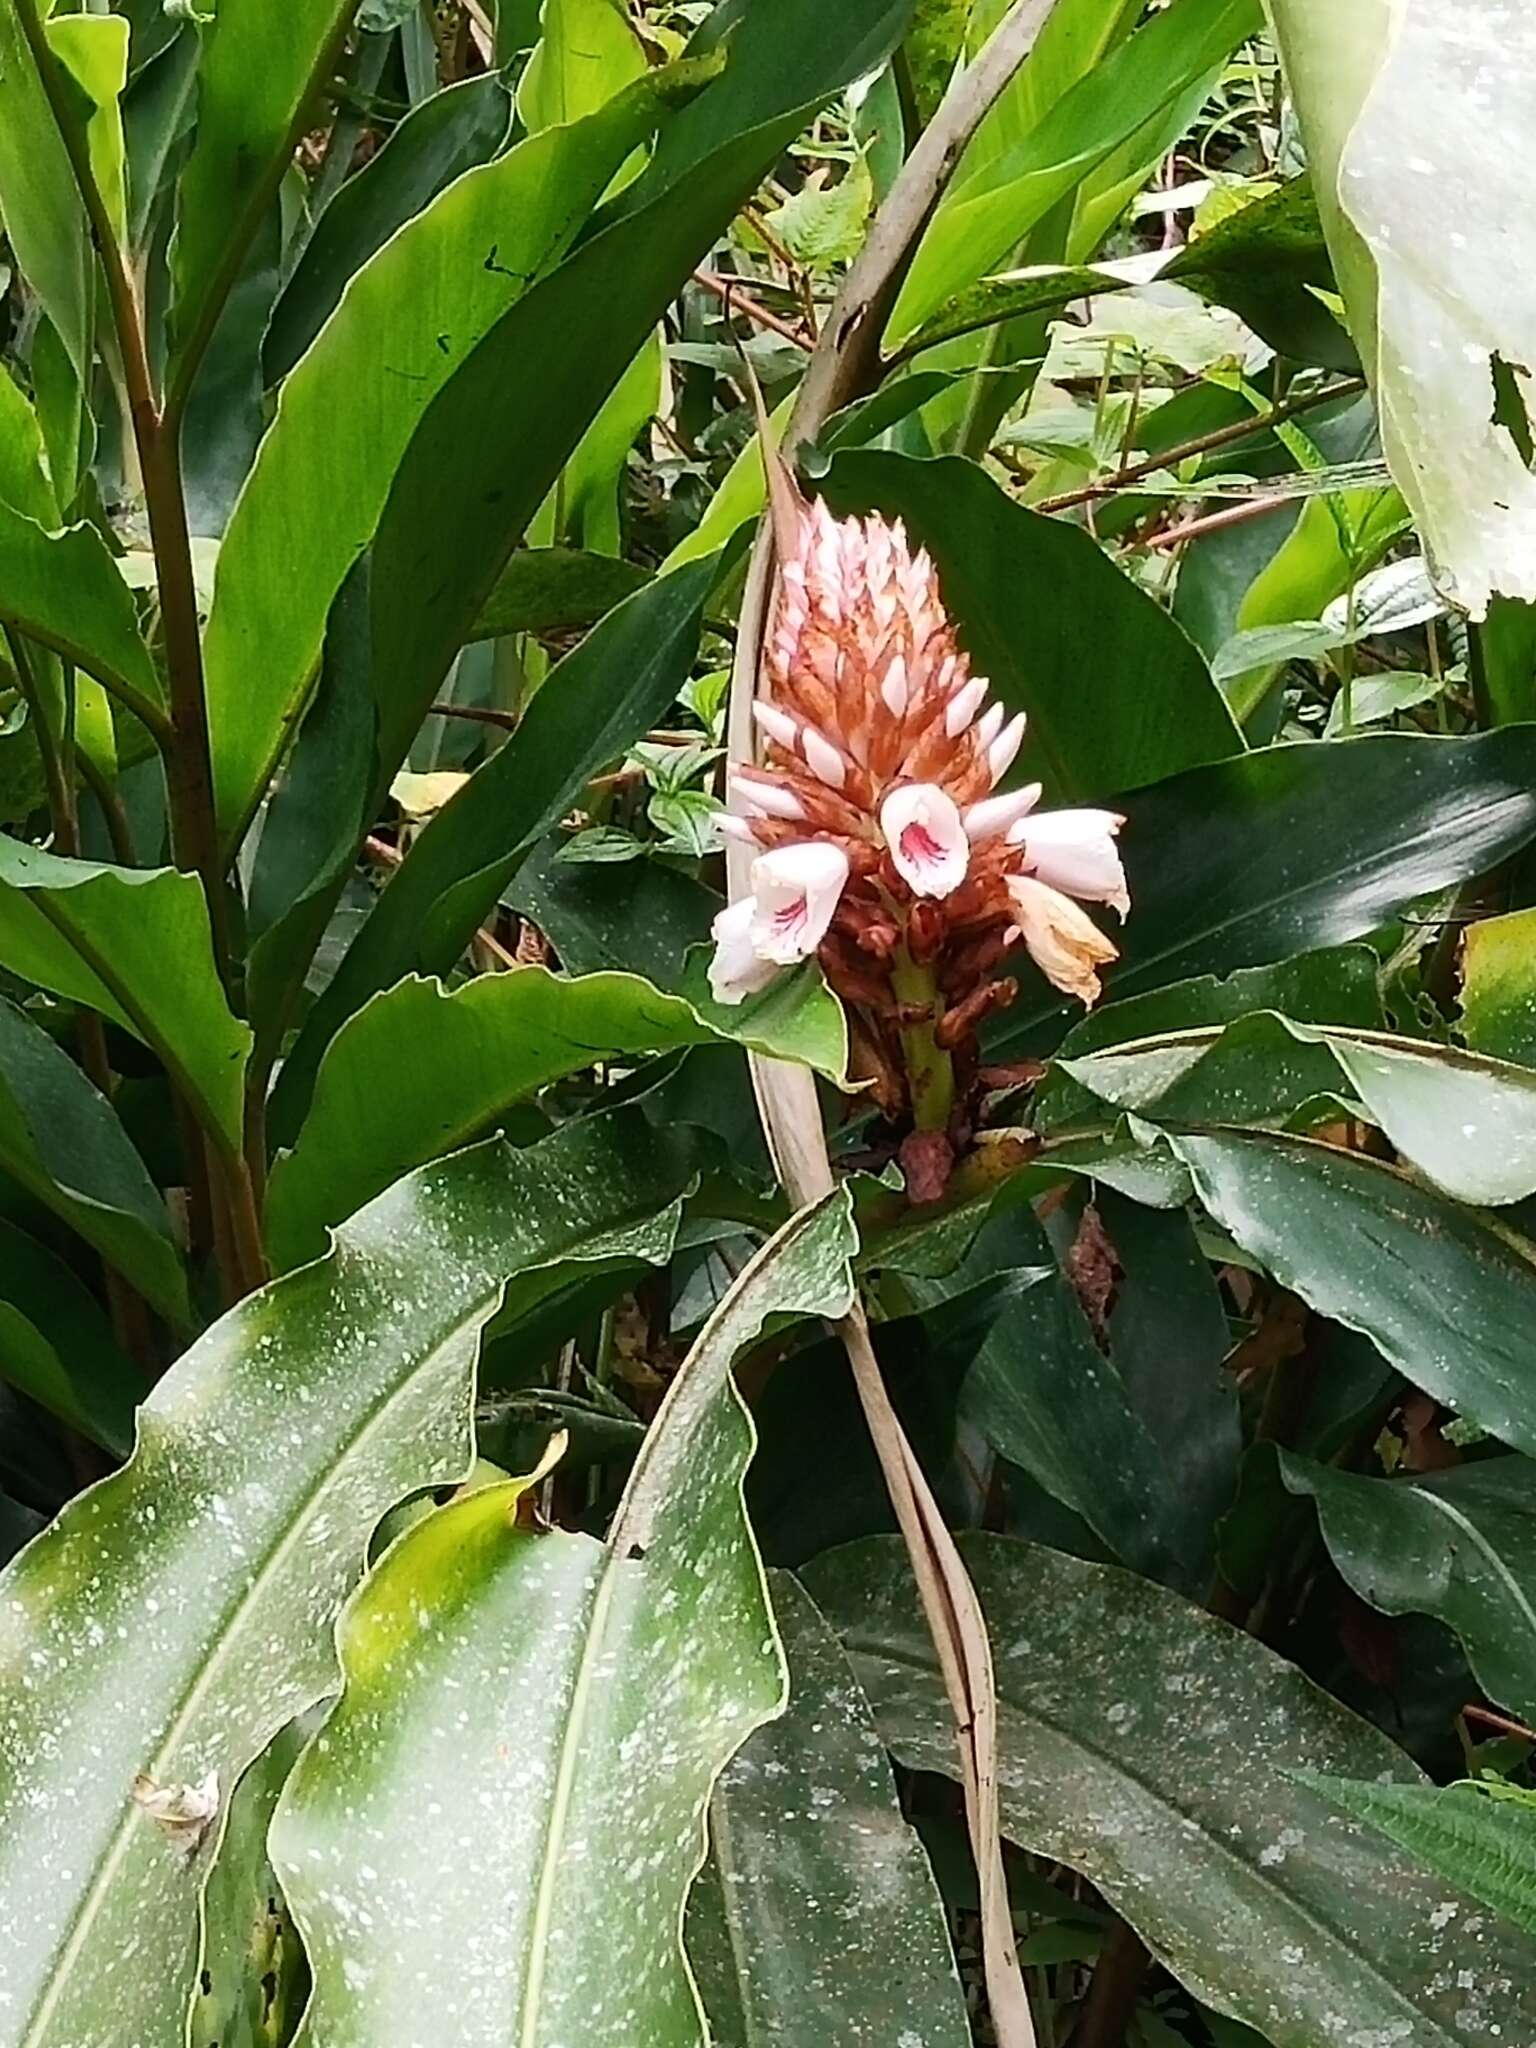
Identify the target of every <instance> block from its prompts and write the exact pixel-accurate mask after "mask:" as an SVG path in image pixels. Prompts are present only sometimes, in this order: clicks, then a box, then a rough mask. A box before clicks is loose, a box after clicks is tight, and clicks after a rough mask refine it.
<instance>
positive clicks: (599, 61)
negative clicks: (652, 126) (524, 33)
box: [517, 0, 645, 135]
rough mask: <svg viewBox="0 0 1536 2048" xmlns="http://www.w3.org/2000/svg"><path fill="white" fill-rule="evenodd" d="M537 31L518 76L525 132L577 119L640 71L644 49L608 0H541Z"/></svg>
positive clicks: (595, 109)
mask: <svg viewBox="0 0 1536 2048" xmlns="http://www.w3.org/2000/svg"><path fill="white" fill-rule="evenodd" d="M539 22H540V27H541V29H542V31H543V32H542V34H541V35H540V37H539V41H538V44H537V46H536V47H535V49H534V52H533V55H532V56H531V57H530V58H529V60H528V68H527V70H526V71H525V72H524V73H523V75H522V78H521V79H520V80H519V82H518V88H517V111H518V114H519V115H520V117H521V119H522V123H523V126H524V127H525V128H526V129H527V130H528V132H529V134H530V135H533V134H537V133H538V131H539V130H540V129H541V128H552V127H554V126H555V125H556V124H557V123H559V122H565V121H577V120H580V118H581V116H582V115H583V114H592V113H596V111H597V109H598V108H599V107H601V106H603V105H605V104H606V103H607V101H609V100H611V99H612V98H613V96H614V94H615V93H618V92H622V91H623V89H624V87H625V86H626V85H631V84H633V82H634V81H635V79H637V78H639V77H641V76H642V75H643V74H644V71H645V51H644V49H643V48H642V47H641V43H640V39H639V37H638V36H637V35H636V34H635V31H634V29H633V28H632V27H631V25H630V21H629V17H628V15H627V14H626V13H625V12H624V10H623V9H622V8H620V7H615V6H614V4H613V0H543V6H542V7H541V8H540V10H539Z"/></svg>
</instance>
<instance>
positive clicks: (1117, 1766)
mask: <svg viewBox="0 0 1536 2048" xmlns="http://www.w3.org/2000/svg"><path fill="white" fill-rule="evenodd" d="M845 1640H846V1641H847V1642H848V1647H849V1649H850V1651H852V1652H853V1653H854V1654H856V1655H863V1656H866V1657H868V1658H869V1659H870V1661H871V1662H874V1663H879V1664H886V1665H896V1666H899V1667H901V1668H902V1669H905V1670H908V1671H912V1672H915V1673H917V1674H918V1675H919V1676H921V1677H923V1678H926V1679H929V1680H932V1679H933V1675H934V1674H933V1670H932V1667H931V1666H930V1665H928V1664H926V1663H924V1662H923V1660H922V1659H921V1658H920V1657H917V1656H914V1655H912V1654H911V1653H910V1652H908V1651H903V1650H900V1649H898V1648H896V1647H894V1646H892V1645H890V1644H881V1645H880V1647H879V1648H878V1650H876V1651H870V1650H859V1649H858V1648H857V1638H856V1637H850V1638H845ZM998 1704H999V1707H1000V1708H1002V1709H1004V1710H1005V1711H1006V1710H1008V1709H1009V1708H1011V1709H1012V1711H1013V1712H1014V1713H1016V1714H1018V1715H1020V1716H1021V1717H1022V1718H1024V1719H1025V1720H1026V1721H1028V1720H1034V1721H1036V1722H1038V1723H1039V1724H1040V1726H1041V1727H1043V1728H1048V1729H1050V1731H1051V1732H1052V1734H1054V1735H1056V1736H1058V1737H1060V1739H1061V1740H1062V1741H1063V1742H1065V1743H1066V1744H1067V1745H1068V1746H1069V1747H1070V1748H1072V1749H1075V1750H1077V1751H1079V1752H1080V1753H1081V1754H1082V1755H1083V1756H1084V1757H1085V1758H1087V1759H1089V1760H1090V1761H1092V1762H1094V1763H1096V1764H1099V1765H1101V1766H1102V1767H1103V1768H1104V1769H1105V1770H1106V1771H1107V1772H1109V1773H1110V1774H1111V1775H1113V1776H1115V1777H1118V1778H1121V1779H1123V1780H1124V1781H1125V1782H1126V1783H1127V1784H1130V1785H1133V1786H1135V1787H1136V1788H1137V1790H1138V1791H1140V1792H1141V1793H1143V1794H1144V1795H1145V1796H1146V1797H1148V1798H1149V1799H1151V1800H1152V1801H1153V1802H1154V1804H1155V1805H1157V1806H1158V1807H1160V1808H1161V1809H1162V1810H1163V1811H1164V1812H1166V1813H1167V1814H1168V1815H1170V1816H1171V1817H1172V1818H1173V1819H1174V1820H1175V1821H1176V1822H1181V1821H1186V1820H1188V1821H1193V1822H1194V1824H1195V1826H1196V1827H1197V1828H1198V1829H1199V1831H1200V1839H1201V1840H1202V1841H1203V1842H1204V1843H1206V1844H1207V1845H1208V1846H1209V1848H1210V1849H1212V1850H1213V1851H1214V1852H1215V1856H1216V1859H1217V1860H1219V1861H1225V1862H1227V1863H1231V1864H1235V1865H1236V1866H1237V1868H1238V1870H1239V1871H1240V1872H1241V1873H1242V1874H1243V1876H1244V1877H1245V1878H1247V1879H1249V1880H1250V1881H1252V1882H1254V1883H1256V1884H1258V1885H1259V1886H1260V1887H1261V1888H1263V1889H1264V1890H1265V1891H1267V1892H1268V1893H1269V1894H1270V1895H1271V1896H1277V1897H1279V1898H1280V1899H1282V1900H1283V1901H1284V1902H1285V1903H1286V1905H1287V1906H1288V1907H1289V1908H1290V1909H1291V1910H1292V1911H1293V1912H1294V1913H1295V1915H1296V1917H1297V1918H1298V1919H1299V1920H1301V1921H1302V1922H1304V1924H1305V1925H1306V1926H1307V1927H1308V1928H1310V1929H1311V1930H1312V1931H1313V1932H1314V1933H1315V1934H1317V1935H1318V1936H1319V1937H1320V1938H1321V1939H1323V1940H1324V1941H1326V1942H1327V1943H1329V1944H1331V1945H1332V1946H1333V1947H1335V1948H1336V1949H1338V1950H1341V1951H1342V1952H1343V1954H1345V1955H1346V1956H1348V1957H1350V1958H1351V1959H1352V1960H1353V1961H1354V1962H1355V1964H1356V1965H1357V1966H1358V1968H1359V1969H1360V1970H1361V1972H1362V1973H1363V1974H1364V1975H1366V1976H1368V1977H1369V1978H1370V1980H1371V1981H1372V1982H1373V1983H1375V1984H1377V1985H1379V1986H1380V1987H1381V1988H1382V1989H1383V1990H1384V1991H1385V1992H1386V1993H1387V1995H1388V1997H1389V1999H1390V2001H1391V2002H1392V2003H1394V2004H1396V2006H1397V2007H1398V2009H1399V2010H1400V2011H1402V2012H1404V2013H1405V2014H1407V2015H1408V2017H1409V2018H1411V2019H1412V2020H1413V2021H1414V2023H1415V2025H1416V2026H1423V2025H1424V2024H1425V2023H1426V2021H1428V2024H1430V2025H1431V2026H1433V2027H1434V2028H1435V2034H1434V2037H1433V2038H1434V2040H1435V2041H1438V2042H1441V2043H1444V2044H1445V2048H1470V2044H1469V2043H1468V2041H1467V2038H1466V2036H1465V2035H1462V2034H1451V2033H1447V2032H1445V2030H1444V2027H1443V2025H1442V2023H1441V2022H1440V2021H1439V2020H1434V2019H1430V2018H1429V2016H1428V2015H1427V2014H1426V2013H1425V2011H1424V2009H1423V2007H1422V2006H1421V2005H1418V2004H1416V2003H1414V2002H1412V2001H1411V2000H1410V1999H1408V1998H1407V1997H1406V1996H1405V1994H1403V1993H1402V1992H1400V1991H1399V1990H1398V1988H1397V1986H1396V1985H1395V1984H1394V1983H1393V1982H1392V1981H1391V1979H1390V1978H1388V1977H1386V1976H1384V1975H1383V1974H1382V1973H1381V1970H1380V1967H1379V1965H1378V1963H1377V1962H1376V1960H1375V1958H1374V1957H1373V1956H1372V1955H1371V1953H1370V1952H1369V1951H1368V1950H1366V1949H1364V1948H1362V1947H1360V1946H1358V1945H1357V1944H1356V1943H1355V1942H1353V1941H1351V1940H1350V1939H1349V1937H1348V1935H1347V1934H1346V1933H1345V1932H1343V1930H1342V1929H1340V1928H1337V1927H1334V1926H1333V1925H1332V1924H1331V1923H1330V1922H1328V1921H1327V1920H1324V1919H1323V1918H1321V1917H1320V1915H1319V1914H1318V1913H1317V1912H1316V1911H1315V1910H1314V1909H1313V1908H1311V1907H1309V1906H1307V1905H1305V1904H1304V1903H1303V1902H1302V1901H1301V1900H1300V1899H1298V1898H1296V1897H1295V1896H1294V1894H1292V1893H1289V1892H1282V1891H1280V1889H1279V1887H1278V1886H1276V1885H1275V1884H1274V1883H1273V1882H1272V1881H1268V1880H1266V1879H1265V1878H1264V1876H1263V1874H1262V1872H1260V1871H1259V1869H1258V1868H1257V1867H1256V1866H1255V1865H1254V1864H1252V1863H1250V1862H1249V1861H1248V1859H1247V1858H1246V1857H1244V1856H1243V1855H1241V1854H1240V1853H1239V1851H1238V1850H1236V1849H1234V1848H1232V1847H1231V1845H1230V1844H1229V1843H1226V1842H1223V1841H1222V1840H1221V1839H1220V1838H1219V1836H1217V1835H1215V1834H1214V1833H1212V1832H1211V1831H1210V1828H1209V1826H1208V1824H1207V1823H1206V1822H1205V1821H1204V1820H1202V1819H1199V1818H1198V1817H1197V1816H1195V1815H1193V1814H1188V1813H1185V1811H1184V1810H1183V1808H1182V1807H1181V1806H1179V1805H1177V1804H1176V1803H1175V1802H1174V1801H1173V1800H1172V1799H1171V1798H1170V1797H1169V1796H1168V1795H1167V1794H1166V1793H1165V1792H1163V1791H1162V1790H1161V1789H1160V1788H1159V1787H1158V1786H1157V1784H1156V1783H1155V1782H1153V1781H1152V1780H1151V1779H1149V1778H1147V1777H1144V1776H1143V1775H1142V1774H1141V1773H1140V1772H1138V1771H1135V1770H1133V1769H1131V1768H1130V1766H1129V1765H1127V1764H1125V1763H1124V1762H1122V1761H1121V1760H1120V1759H1119V1758H1118V1757H1114V1756H1111V1755H1110V1753H1109V1752H1108V1751H1107V1750H1105V1749H1103V1748H1101V1747H1099V1746H1098V1745H1097V1744H1095V1743H1092V1742H1090V1741H1088V1740H1087V1738H1086V1737H1084V1736H1082V1735H1081V1734H1079V1733H1078V1732H1077V1731H1076V1730H1074V1729H1072V1728H1070V1727H1068V1726H1067V1725H1066V1724H1065V1723H1064V1722H1062V1721H1060V1720H1058V1719H1056V1718H1055V1717H1054V1716H1052V1715H1050V1714H1047V1713H1045V1712H1044V1711H1043V1710H1042V1709H1041V1708H1039V1707H1034V1706H1031V1707H1028V1708H1026V1707H1024V1706H1022V1705H1019V1704H1018V1703H1016V1702H1013V1701H1010V1699H1009V1698H1008V1696H1007V1694H1006V1693H1004V1692H1003V1691H1002V1690H1001V1689H999V1693H998Z"/></svg>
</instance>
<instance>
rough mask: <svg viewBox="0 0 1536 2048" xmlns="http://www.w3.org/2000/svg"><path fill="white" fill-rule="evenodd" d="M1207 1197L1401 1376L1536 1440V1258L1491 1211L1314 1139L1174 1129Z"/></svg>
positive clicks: (1258, 1254)
mask: <svg viewBox="0 0 1536 2048" xmlns="http://www.w3.org/2000/svg"><path fill="white" fill-rule="evenodd" d="M1169 1142H1170V1143H1171V1144H1172V1145H1173V1147H1174V1149H1175V1150H1176V1151H1177V1153H1178V1155H1179V1157H1180V1158H1181V1159H1183V1160H1184V1161H1185V1162H1186V1163H1187V1165H1188V1166H1189V1168H1190V1170H1191V1172H1192V1173H1193V1174H1194V1178H1195V1186H1196V1189H1197V1191H1198V1193H1199V1196H1200V1199H1201V1201H1202V1202H1203V1203H1204V1204H1205V1206H1206V1207H1207V1208H1208V1209H1209V1210H1210V1212H1211V1214H1212V1215H1213V1216H1214V1217H1215V1218H1216V1220H1217V1222H1218V1223H1220V1224H1221V1225H1222V1227H1223V1228H1224V1229H1226V1230H1227V1231H1228V1232H1230V1234H1231V1235H1232V1236H1233V1237H1234V1238H1235V1239H1236V1241H1237V1242H1238V1244H1240V1245H1241V1246H1242V1247H1243V1249H1244V1250H1245V1251H1247V1252H1249V1253H1251V1254H1252V1255H1253V1257H1255V1258H1256V1259H1258V1260H1259V1261H1260V1262H1261V1263H1262V1264H1263V1265H1264V1266H1265V1267H1266V1268H1267V1269H1268V1270H1269V1271H1270V1272H1271V1273H1273V1274H1274V1276H1275V1278H1276V1279H1277V1280H1279V1281H1281V1283H1282V1284H1283V1285H1285V1286H1287V1287H1290V1288H1291V1289H1293V1290H1294V1292H1296V1293H1297V1294H1299V1295H1300V1296H1301V1297H1302V1299H1303V1300H1304V1301H1307V1302H1309V1303H1310V1304H1311V1305H1312V1307H1313V1308H1315V1309H1317V1310H1318V1311H1319V1313H1320V1314H1322V1315H1327V1316H1332V1317H1333V1318H1334V1319H1335V1320H1336V1321H1338V1322H1341V1323H1344V1324H1346V1325H1347V1326H1348V1327H1349V1328H1350V1329H1352V1330H1359V1331H1360V1332H1361V1333H1362V1334H1363V1335H1365V1336H1367V1337H1369V1338H1370V1339H1371V1341H1372V1343H1373V1344H1375V1346H1376V1348H1377V1349H1378V1350H1379V1351H1380V1352H1381V1354H1382V1355H1383V1357H1384V1358H1386V1359H1388V1360H1389V1361H1390V1362H1391V1363H1392V1364H1393V1365H1395V1366H1396V1367H1397V1368H1398V1370H1399V1371H1400V1372H1401V1373H1402V1374H1403V1375H1404V1377H1405V1378H1407V1379H1409V1380H1411V1381H1412V1383H1413V1384H1414V1385H1415V1386H1418V1387H1422V1388H1423V1389H1424V1390H1425V1392H1426V1393H1430V1394H1433V1395H1434V1396H1435V1398H1436V1399H1437V1400H1442V1401H1445V1402H1447V1403H1448V1404H1449V1405H1450V1406H1451V1407H1453V1408H1455V1409H1457V1410H1458V1411H1459V1412H1460V1413H1461V1414H1463V1415H1466V1416H1468V1417H1470V1418H1471V1419H1472V1420H1473V1421H1474V1422H1478V1423H1480V1424H1481V1425H1482V1426H1483V1428H1485V1429H1487V1430H1488V1431H1490V1432H1491V1433H1492V1434H1493V1435H1494V1436H1497V1437H1499V1438H1500V1439H1502V1441H1504V1442H1505V1443H1508V1444H1511V1445H1513V1446H1514V1447H1515V1448H1516V1449H1518V1450H1524V1451H1527V1452H1533V1451H1536V1410H1533V1407H1532V1401H1531V1392H1532V1386H1533V1384H1536V1377H1533V1366H1532V1356H1531V1346H1530V1330H1531V1328H1532V1318H1533V1316H1536V1265H1533V1264H1532V1262H1531V1260H1530V1259H1529V1257H1528V1256H1527V1254H1526V1251H1525V1249H1524V1247H1523V1246H1522V1244H1521V1243H1520V1241H1519V1240H1518V1239H1514V1238H1512V1237H1509V1236H1506V1235H1505V1234H1504V1233H1503V1232H1501V1231H1500V1230H1499V1229H1498V1227H1497V1226H1496V1225H1495V1223H1494V1222H1493V1221H1492V1219H1491V1218H1487V1217H1484V1216H1482V1215H1480V1214H1479V1213H1478V1212H1477V1211H1476V1210H1471V1209H1463V1208H1461V1207H1459V1206H1458V1205H1457V1204H1455V1203H1453V1202H1450V1201H1447V1199H1446V1198H1445V1196H1443V1195H1440V1194H1437V1193H1435V1192H1434V1190H1433V1189H1430V1188H1426V1187H1423V1186H1422V1185H1420V1184H1419V1183H1418V1182H1416V1181H1413V1180H1410V1179H1409V1178H1408V1177H1407V1176H1406V1175H1405V1174H1402V1173H1399V1172H1396V1171H1395V1170H1394V1169H1393V1168H1391V1167H1389V1166H1383V1165H1382V1164H1380V1162H1379V1161H1377V1160H1374V1159H1366V1158H1363V1157H1362V1156H1361V1155H1360V1154H1358V1153H1354V1152H1341V1151H1339V1150H1338V1149H1337V1148H1336V1147H1333V1146H1330V1145H1322V1144H1317V1143H1315V1142H1313V1141H1312V1140H1310V1139H1306V1138H1289V1137H1279V1136H1259V1135H1257V1134H1254V1133H1246V1134H1241V1133H1232V1134H1231V1135H1225V1136H1222V1135H1216V1134H1214V1133H1206V1134H1202V1135H1199V1136H1196V1135H1194V1134H1189V1133H1185V1134H1180V1135H1177V1136H1171V1137H1170V1140H1169Z"/></svg>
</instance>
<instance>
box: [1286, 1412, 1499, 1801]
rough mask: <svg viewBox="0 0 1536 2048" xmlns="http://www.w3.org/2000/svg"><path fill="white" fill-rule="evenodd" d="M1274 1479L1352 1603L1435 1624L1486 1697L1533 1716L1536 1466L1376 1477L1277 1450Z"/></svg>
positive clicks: (1492, 1464)
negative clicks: (1350, 1591)
mask: <svg viewBox="0 0 1536 2048" xmlns="http://www.w3.org/2000/svg"><path fill="white" fill-rule="evenodd" d="M1280 1472H1281V1476H1282V1478H1283V1479H1284V1481H1285V1484H1286V1485H1287V1487H1289V1489H1290V1491H1291V1492H1292V1493H1295V1494H1310V1495H1311V1496H1312V1498H1313V1499H1314V1500H1315V1501H1316V1502H1317V1514H1318V1520H1319V1522H1320V1524H1321V1526H1322V1531H1323V1539H1324V1541H1325V1542H1326V1543H1327V1545H1328V1549H1329V1552H1330V1554H1331V1555H1332V1558H1333V1561H1334V1563H1335V1564H1336V1565H1337V1566H1338V1568H1339V1570H1340V1571H1341V1572H1342V1573H1343V1574H1344V1576H1345V1578H1346V1579H1348V1581H1349V1583H1350V1584H1351V1585H1352V1586H1353V1587H1354V1589H1355V1591H1356V1592H1357V1593H1358V1594H1359V1595H1360V1597H1361V1599H1362V1600H1368V1601H1369V1602H1370V1604H1371V1605H1372V1606H1373V1607H1379V1608H1380V1609H1381V1611H1382V1612H1383V1613H1384V1614H1433V1615H1435V1616H1437V1617H1438V1618H1439V1619H1440V1620H1441V1621H1443V1622H1445V1624H1446V1625H1447V1627H1449V1628H1453V1629H1454V1630H1455V1631H1456V1633H1457V1635H1458V1636H1460V1638H1461V1640H1462V1643H1463V1644H1464V1645H1465V1647H1466V1651H1467V1655H1468V1657H1469V1658H1470V1660H1471V1663H1472V1668H1473V1670H1474V1671H1475V1672H1476V1673H1477V1681H1478V1684H1479V1685H1481V1686H1482V1688H1483V1690H1484V1691H1485V1692H1486V1693H1487V1694H1488V1696H1489V1698H1490V1699H1493V1700H1497V1701H1498V1702H1499V1703H1500V1705H1502V1706H1505V1707H1508V1708H1510V1709H1511V1710H1512V1711H1513V1712H1514V1713H1517V1714H1520V1715H1522V1716H1524V1717H1525V1718H1526V1719H1529V1718H1530V1716H1531V1715H1532V1714H1533V1713H1536V1604H1533V1597H1532V1596H1533V1592H1536V1464H1533V1463H1532V1462H1531V1461H1530V1460H1529V1459H1527V1458H1487V1459H1482V1460H1479V1461H1478V1463H1476V1464H1472V1465H1463V1466H1460V1467H1458V1468H1457V1469H1455V1470H1453V1471H1449V1472H1430V1473H1425V1474H1423V1475H1421V1476H1415V1477H1412V1478H1408V1477H1404V1478H1401V1479H1381V1478H1368V1477H1365V1476H1364V1475H1362V1474H1360V1473H1357V1472H1339V1471H1335V1470H1334V1469H1333V1468H1332V1467H1331V1466H1327V1465H1318V1464H1314V1463H1313V1462H1312V1461H1311V1460H1310V1459H1308V1458H1298V1457H1296V1456H1294V1455H1293V1454H1291V1453H1290V1452H1286V1451H1282V1452H1281V1453H1280ZM1533 1826H1536V1823H1533Z"/></svg>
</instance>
